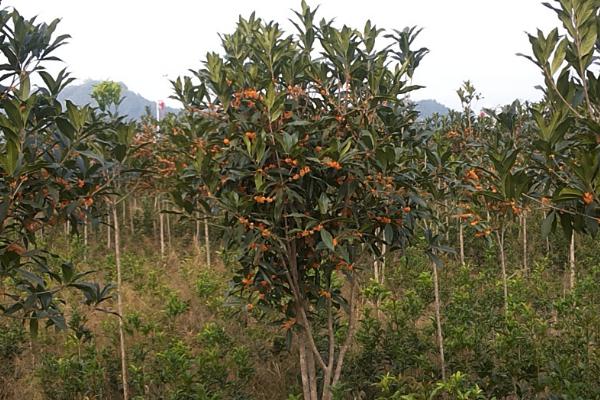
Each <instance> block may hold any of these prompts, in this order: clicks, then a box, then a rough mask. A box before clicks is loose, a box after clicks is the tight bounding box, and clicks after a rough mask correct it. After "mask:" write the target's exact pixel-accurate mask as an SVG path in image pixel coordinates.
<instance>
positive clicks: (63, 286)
mask: <svg viewBox="0 0 600 400" xmlns="http://www.w3.org/2000/svg"><path fill="white" fill-rule="evenodd" d="M547 6H548V7H549V8H551V9H552V10H554V12H556V14H557V16H558V18H559V20H560V21H561V23H562V25H563V26H562V28H563V29H562V30H561V31H560V32H562V33H560V32H559V30H558V29H555V30H553V31H551V32H550V33H548V34H544V33H543V32H539V31H538V33H537V34H536V35H531V36H530V42H531V45H532V53H533V54H532V55H531V56H525V57H526V58H528V59H530V60H531V61H532V62H533V63H535V65H536V66H538V67H539V68H540V70H541V72H542V73H543V76H544V82H545V84H544V87H543V90H544V99H543V101H541V102H539V103H537V104H520V103H519V102H515V103H513V104H512V105H509V106H507V107H504V108H502V109H498V110H484V111H483V112H482V113H481V114H479V115H476V114H475V113H474V111H473V105H474V102H475V101H476V100H477V99H478V97H479V94H478V93H477V92H476V90H475V89H474V88H473V86H472V85H471V84H470V83H468V82H467V83H465V85H464V86H463V87H462V88H461V89H460V90H459V92H458V94H459V96H460V100H461V103H462V105H463V108H464V109H463V110H462V111H461V112H452V113H450V114H449V115H448V116H444V117H439V116H434V117H433V118H431V119H428V120H421V119H419V117H418V114H417V112H415V111H414V109H413V107H412V106H411V104H410V102H409V101H408V100H407V95H408V94H409V93H410V92H412V91H414V90H417V89H419V86H416V85H413V84H412V83H411V82H412V79H413V74H414V72H415V70H416V69H417V67H418V66H419V64H420V62H421V60H422V59H423V57H425V56H426V54H427V52H428V50H427V49H426V48H419V49H415V48H414V42H415V40H416V38H417V36H418V33H419V30H417V29H416V28H407V29H404V30H402V31H391V32H387V31H384V30H382V29H379V28H377V27H376V26H375V25H372V24H371V23H370V22H367V23H366V25H365V26H364V28H363V29H362V30H357V29H353V28H350V27H347V26H343V27H337V26H336V25H335V24H334V23H333V22H332V21H326V20H321V21H317V20H316V11H317V10H316V9H311V8H310V7H309V6H308V5H307V4H306V3H304V2H303V3H302V6H301V9H300V10H299V11H298V12H296V13H295V16H296V19H295V20H294V21H293V24H294V26H295V28H296V29H297V32H296V34H294V35H286V34H285V33H284V32H283V31H282V29H281V28H280V26H279V25H278V24H277V23H274V22H265V21H263V20H261V19H259V18H256V17H255V16H254V15H252V16H250V17H249V18H248V19H243V18H240V20H239V23H238V25H237V28H236V30H235V31H234V32H233V33H232V34H228V35H223V36H222V47H223V49H222V51H221V53H209V54H208V55H207V58H206V62H205V64H204V66H203V67H202V68H201V69H199V70H197V71H195V72H194V73H193V76H189V77H183V78H180V79H177V80H176V81H175V82H173V86H174V92H175V94H174V98H175V99H177V100H179V101H180V102H181V104H182V106H183V111H182V112H181V113H180V114H179V115H170V116H167V117H166V118H165V119H164V120H163V121H160V123H158V122H157V121H154V120H152V119H151V118H148V119H147V120H145V121H142V122H141V123H134V122H127V121H126V120H125V119H124V118H123V117H121V116H119V115H118V113H117V112H116V110H118V104H119V101H120V92H119V90H118V87H115V86H114V85H111V84H110V83H105V84H103V85H101V86H98V87H97V88H96V90H95V93H94V97H95V99H96V100H97V102H98V104H99V108H98V109H92V108H90V107H89V106H85V107H78V106H75V105H74V104H72V103H70V102H68V101H67V103H66V104H65V105H62V104H61V103H60V102H59V101H58V100H57V95H58V94H59V92H60V91H61V90H62V89H63V88H64V87H65V86H66V85H67V84H68V83H69V82H70V81H71V78H69V75H68V73H67V72H66V71H64V70H63V71H61V72H59V73H58V74H55V75H51V74H50V73H48V72H47V71H46V69H45V66H46V65H47V63H48V62H51V61H55V60H56V58H55V57H54V56H53V55H52V53H53V52H54V51H55V50H56V49H57V48H59V47H60V46H61V45H63V44H64V43H65V41H66V40H67V39H68V37H67V36H57V37H55V35H54V31H55V28H56V25H57V23H58V21H54V22H52V23H51V24H44V23H38V22H37V21H36V20H35V19H30V20H27V19H25V18H23V17H22V16H21V15H20V14H19V13H18V12H17V11H15V10H3V11H2V12H1V13H0V25H1V31H2V42H1V43H0V50H2V53H3V54H4V56H5V58H6V63H5V64H3V65H2V66H0V69H1V70H2V71H3V72H4V75H3V76H2V77H0V83H1V84H2V86H1V87H0V90H1V91H2V96H1V100H0V105H1V107H2V111H3V113H2V114H0V127H1V129H2V132H3V135H2V139H1V141H0V146H1V149H0V150H1V151H0V161H1V167H0V168H1V169H0V192H1V196H2V203H1V204H0V220H1V221H2V224H1V225H0V241H1V246H0V268H1V270H0V274H1V276H2V278H3V279H2V281H1V282H2V283H1V284H2V310H3V312H4V315H5V316H6V317H10V318H19V319H22V320H23V321H26V322H27V324H28V327H29V329H30V330H31V332H32V333H35V332H36V331H37V329H38V323H39V321H45V322H46V325H48V326H51V325H55V326H56V327H57V328H65V327H66V322H65V318H64V306H63V303H64V300H63V297H62V296H61V293H63V292H64V291H65V290H67V289H69V288H72V289H75V290H79V291H81V292H82V293H83V295H84V297H85V301H86V303H87V304H88V305H90V306H91V307H94V308H95V309H97V310H99V311H110V310H108V309H105V308H103V306H102V303H103V302H105V301H106V300H108V299H109V298H110V297H111V296H113V287H112V286H111V285H108V286H101V285H99V284H97V283H93V282H86V281H84V279H85V277H86V275H87V274H86V272H78V271H77V270H76V268H75V267H74V266H73V265H72V264H71V263H70V262H68V261H67V260H59V259H57V256H55V255H53V254H50V253H49V252H47V251H46V250H45V248H44V246H43V244H44V241H45V240H47V237H48V235H49V234H52V232H53V231H54V230H55V228H53V227H55V226H61V225H65V226H66V228H67V229H70V230H71V231H72V232H73V233H74V234H80V233H81V234H82V235H84V236H85V238H86V239H85V240H86V242H87V235H88V229H89V228H88V227H92V229H93V228H94V226H96V225H97V224H100V223H104V224H106V232H107V235H108V236H107V240H108V247H111V246H112V247H113V248H114V251H115V259H116V267H117V274H116V277H117V282H116V290H114V295H115V296H116V300H117V302H116V304H117V309H116V311H115V314H117V315H123V305H122V302H121V297H120V296H119V287H120V285H121V273H120V261H119V260H120V241H121V238H120V236H121V233H122V232H121V230H123V229H127V228H126V227H127V225H128V222H127V221H126V219H125V218H122V217H120V212H119V209H120V208H119V207H120V206H122V209H123V210H124V211H123V214H121V216H123V215H126V214H127V212H126V211H127V205H128V206H129V207H130V211H129V215H130V216H131V215H133V212H132V211H131V210H135V208H136V201H138V199H142V198H144V199H146V201H150V202H152V203H153V204H154V208H155V209H156V210H161V211H162V212H161V213H159V217H158V221H157V222H156V223H155V231H156V234H157V236H159V243H160V253H161V255H163V256H164V254H165V249H166V246H167V243H168V240H169V238H170V235H168V234H167V232H168V231H169V229H170V228H169V226H170V223H171V220H172V215H173V214H174V215H176V217H177V218H179V219H180V220H181V221H186V220H187V221H193V229H194V232H195V233H194V237H195V240H196V241H199V239H200V236H201V225H202V224H204V236H205V238H206V242H205V245H206V255H207V264H208V266H210V264H211V260H210V254H211V251H210V245H211V242H210V241H209V240H208V239H209V234H208V233H209V226H210V227H211V228H210V231H212V232H215V233H216V232H218V233H219V240H214V239H213V241H212V244H213V245H214V246H218V247H219V248H220V249H223V252H224V253H225V254H227V255H228V260H233V261H230V265H231V267H232V268H234V269H235V278H234V282H233V289H232V290H231V292H230V293H229V295H231V296H235V297H238V298H241V299H244V304H245V306H244V308H245V312H247V313H249V314H250V315H253V316H255V317H256V319H257V320H265V321H271V322H276V323H278V324H279V325H281V327H282V329H284V330H285V331H286V333H287V337H288V344H289V346H290V349H293V351H294V352H295V353H296V354H297V358H298V365H299V376H300V381H301V383H302V385H301V387H302V396H303V397H304V399H307V400H317V399H323V400H329V399H333V398H334V393H335V390H336V388H337V387H339V385H340V383H341V382H342V381H343V374H344V371H345V368H344V367H345V364H344V361H345V359H346V357H347V355H348V353H349V351H351V349H352V346H353V345H354V343H355V335H356V332H357V329H358V328H359V326H360V324H361V321H360V318H359V311H360V308H361V307H362V305H363V304H364V299H363V295H364V289H365V287H366V286H368V285H372V284H373V282H374V283H375V284H377V285H383V284H384V282H385V279H386V273H389V271H386V266H387V268H388V269H389V268H390V265H393V263H392V262H390V260H394V259H395V258H396V257H400V256H402V255H404V254H405V253H406V252H407V251H408V249H409V248H411V247H416V248H418V249H420V250H421V251H422V252H423V253H424V254H426V255H427V256H428V258H429V260H430V264H431V271H432V276H433V283H434V311H433V313H434V318H435V321H436V341H437V345H438V356H439V360H438V366H439V374H440V377H441V378H442V379H443V380H445V379H446V378H448V373H449V372H451V371H447V366H446V361H445V356H444V332H443V329H442V320H443V315H442V310H441V307H440V287H442V286H443V285H444V282H442V281H441V279H440V276H439V273H438V272H439V269H440V268H443V266H444V264H445V263H446V262H447V261H448V260H450V259H458V260H459V262H460V263H461V264H463V265H464V264H467V263H469V260H468V256H467V254H466V253H467V252H466V249H465V244H466V243H468V242H469V243H470V242H471V240H470V238H468V237H469V236H474V237H476V238H479V239H480V240H482V241H484V240H489V241H495V242H496V248H497V249H498V274H499V275H500V279H501V282H502V294H503V306H502V310H499V311H498V312H499V313H501V314H503V315H507V314H508V313H509V312H510V308H511V295H510V293H509V285H508V281H509V275H510V273H511V272H513V271H510V266H509V265H508V263H507V260H506V251H507V249H506V242H507V240H506V235H507V232H509V231H510V230H511V229H513V227H514V226H515V225H516V226H518V227H519V232H520V235H521V236H520V237H521V243H522V248H521V254H522V258H521V261H522V271H523V273H524V274H527V272H528V270H529V263H528V253H529V247H528V236H529V235H530V234H528V229H530V228H529V227H530V226H531V224H532V223H533V224H536V225H540V226H541V231H542V234H543V235H545V236H547V235H548V234H549V233H550V232H551V231H554V230H556V229H557V228H559V227H560V228H561V229H562V230H563V231H564V233H565V235H566V236H567V237H568V238H569V240H570V248H569V249H565V250H564V251H568V252H569V261H570V270H569V274H568V276H569V286H570V287H571V288H573V287H574V286H575V284H576V282H575V277H576V276H577V273H576V270H575V246H576V243H577V235H595V234H596V233H597V230H598V221H599V219H598V218H599V217H600V215H599V210H598V188H597V183H598V172H599V168H600V148H599V145H598V143H600V140H599V136H598V135H599V134H598V132H600V129H599V128H600V125H599V124H600V120H599V118H600V117H599V116H598V115H599V113H600V84H599V83H598V77H597V74H595V73H594V72H593V70H594V63H595V57H596V56H597V55H598V52H600V45H598V44H597V42H598V41H597V39H598V34H597V33H598V23H599V22H598V21H599V8H600V5H599V4H596V2H594V1H591V0H586V1H584V0H561V1H556V2H554V3H552V4H548V5H547ZM35 80H39V81H40V83H39V84H38V85H37V86H36V85H33V84H32V83H31V82H32V81H35ZM158 125H160V129H157V126H158ZM148 199H150V200H148ZM140 201H142V200H140ZM454 227H456V229H454ZM133 231H134V229H133V228H132V229H130V232H132V233H133ZM111 244H112V245H111ZM157 252H158V250H157ZM377 307H378V304H377V301H375V308H377ZM119 321H120V330H121V331H120V342H121V347H120V350H121V354H120V355H121V360H122V380H123V384H122V390H123V396H124V398H128V397H129V393H128V379H127V363H126V358H127V351H126V346H125V343H124V342H125V339H124V336H123V333H122V319H121V318H119Z"/></svg>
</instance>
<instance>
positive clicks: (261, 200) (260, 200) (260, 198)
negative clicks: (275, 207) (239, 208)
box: [254, 196, 275, 204]
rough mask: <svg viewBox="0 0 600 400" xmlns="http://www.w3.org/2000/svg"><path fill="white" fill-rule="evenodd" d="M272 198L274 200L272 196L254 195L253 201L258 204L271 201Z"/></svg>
mask: <svg viewBox="0 0 600 400" xmlns="http://www.w3.org/2000/svg"><path fill="white" fill-rule="evenodd" d="M273 200H275V198H274V197H265V196H254V201H256V202H257V203H258V204H265V203H272V202H273Z"/></svg>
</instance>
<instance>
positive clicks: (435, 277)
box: [431, 262, 446, 381]
mask: <svg viewBox="0 0 600 400" xmlns="http://www.w3.org/2000/svg"><path fill="white" fill-rule="evenodd" d="M431 266H432V268H433V291H434V296H435V324H436V329H437V342H438V348H439V352H440V368H441V370H442V380H444V381H445V380H446V360H445V357H444V332H443V331H442V317H441V312H440V286H439V278H438V269H437V266H436V265H435V263H433V262H432V263H431Z"/></svg>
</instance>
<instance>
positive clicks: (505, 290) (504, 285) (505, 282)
mask: <svg viewBox="0 0 600 400" xmlns="http://www.w3.org/2000/svg"><path fill="white" fill-rule="evenodd" d="M496 236H497V238H498V247H499V250H500V266H501V267H502V290H503V295H504V313H505V314H506V313H508V276H507V274H506V254H505V253H504V227H502V228H500V232H496Z"/></svg>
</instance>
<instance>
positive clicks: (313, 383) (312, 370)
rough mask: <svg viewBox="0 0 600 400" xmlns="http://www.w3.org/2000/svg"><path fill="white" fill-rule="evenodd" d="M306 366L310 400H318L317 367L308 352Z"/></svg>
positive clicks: (312, 356)
mask: <svg viewBox="0 0 600 400" xmlns="http://www.w3.org/2000/svg"><path fill="white" fill-rule="evenodd" d="M307 350H308V349H307ZM306 364H307V366H308V379H309V380H310V398H311V400H313V399H314V400H318V398H319V394H318V393H319V386H318V382H317V366H316V365H315V355H314V354H313V352H312V351H310V350H308V351H307V353H306Z"/></svg>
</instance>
